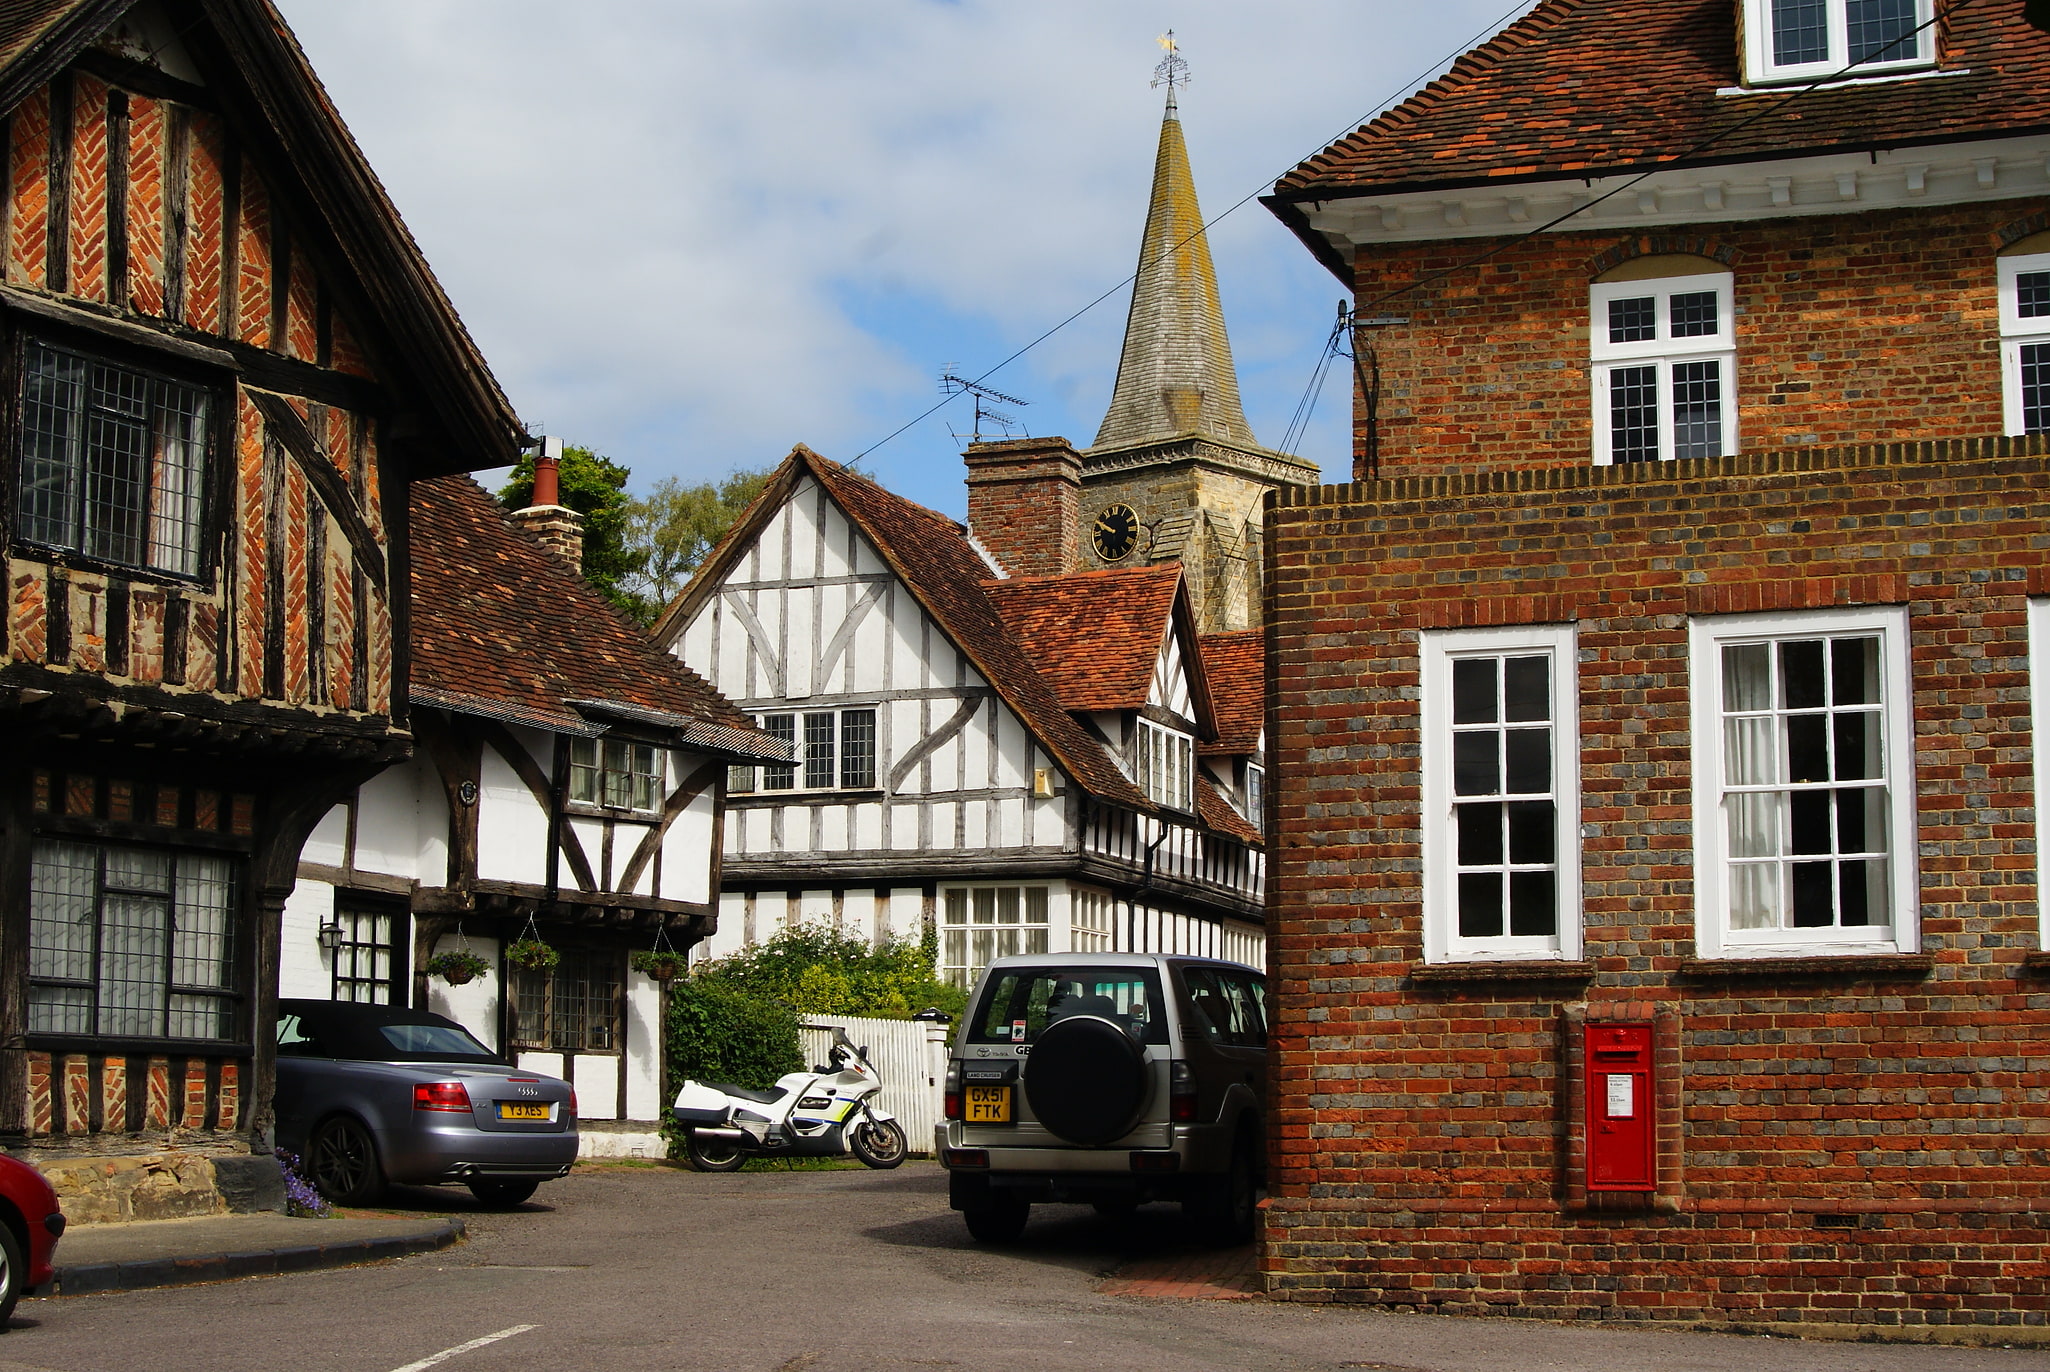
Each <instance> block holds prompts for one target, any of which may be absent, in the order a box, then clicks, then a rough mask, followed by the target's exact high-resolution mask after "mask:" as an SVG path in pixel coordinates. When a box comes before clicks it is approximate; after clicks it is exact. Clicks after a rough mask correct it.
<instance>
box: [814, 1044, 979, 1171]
mask: <svg viewBox="0 0 2050 1372" xmlns="http://www.w3.org/2000/svg"><path fill="white" fill-rule="evenodd" d="M835 1025H837V1026H839V1027H840V1028H842V1029H845V1030H846V1031H847V1037H849V1038H851V1039H853V1040H854V1041H855V1043H856V1044H859V1045H864V1046H866V1047H867V1049H868V1060H869V1062H871V1063H872V1064H874V1066H875V1069H876V1073H877V1075H879V1076H880V1077H882V1079H883V1090H882V1106H883V1109H885V1110H887V1111H889V1112H890V1113H891V1114H892V1115H895V1116H896V1117H897V1122H898V1123H899V1124H901V1125H903V1126H904V1136H905V1138H906V1139H908V1140H909V1141H910V1144H911V1151H912V1152H913V1153H916V1154H920V1155H925V1154H930V1153H931V1152H932V1148H933V1129H934V1127H935V1126H937V1125H938V1124H939V1122H940V1114H941V1111H942V1109H943V1108H944V1105H943V1102H942V1101H941V1098H940V1097H941V1092H942V1089H943V1088H942V1082H943V1081H944V1079H945V1076H946V1071H947V1034H948V1026H947V1025H944V1024H933V1023H930V1022H928V1021H925V1020H908V1019H868V1018H866V1017H861V1016H854V1015H806V1016H805V1017H804V1024H803V1026H802V1027H801V1028H800V1029H799V1030H798V1033H799V1035H800V1036H801V1037H802V1039H803V1041H804V1058H805V1064H806V1065H807V1066H815V1065H817V1064H819V1063H822V1062H824V1061H826V1054H827V1052H828V1051H829V1050H830V1049H831V1048H832V1046H833V1028H834V1026H835Z"/></svg>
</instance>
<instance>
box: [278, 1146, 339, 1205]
mask: <svg viewBox="0 0 2050 1372" xmlns="http://www.w3.org/2000/svg"><path fill="white" fill-rule="evenodd" d="M275 1156H276V1157H277V1160H278V1171H280V1172H282V1173H283V1174H284V1177H285V1213H286V1214H288V1215H294V1216H298V1217H299V1218H302V1219H321V1220H324V1219H326V1218H327V1217H328V1216H329V1215H332V1214H333V1213H334V1209H333V1207H331V1206H330V1205H329V1204H328V1203H327V1197H325V1196H323V1195H321V1194H320V1192H319V1191H318V1190H316V1189H315V1188H314V1185H313V1183H312V1182H310V1181H308V1180H306V1176H305V1174H304V1173H302V1172H301V1171H300V1170H299V1167H300V1162H299V1159H298V1157H297V1155H295V1154H292V1153H287V1152H286V1151H285V1150H284V1149H282V1148H280V1149H279V1150H278V1151H277V1153H276V1155H275Z"/></svg>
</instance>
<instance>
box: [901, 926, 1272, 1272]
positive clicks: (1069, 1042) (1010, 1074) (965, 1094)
mask: <svg viewBox="0 0 2050 1372" xmlns="http://www.w3.org/2000/svg"><path fill="white" fill-rule="evenodd" d="M1266 1075H1267V1015H1266V987H1265V979H1264V978H1263V977H1262V976H1261V974H1260V973H1259V972H1257V971H1255V970H1253V969H1252V968H1250V967H1246V966H1242V965H1241V964H1239V963H1235V962H1220V961H1217V960H1215V959H1210V958H1197V957H1181V956H1175V955H1170V954H1160V953H1087V954H1084V953H1041V954H1034V955H1032V956H1029V957H1007V958H998V959H997V960H996V961H994V962H992V963H991V964H990V965H989V968H988V969H987V970H986V971H984V972H983V974H982V978H981V980H980V981H979V982H978V983H977V985H976V988H975V994H974V996H973V997H972V998H971V999H970V1001H969V1009H968V1013H967V1015H966V1016H965V1017H964V1018H963V1020H962V1024H961V1028H960V1032H959V1033H958V1035H957V1036H956V1038H955V1042H954V1047H953V1052H952V1056H951V1059H950V1061H949V1063H948V1068H947V1080H946V1116H947V1122H946V1123H945V1124H943V1125H941V1126H940V1130H939V1133H940V1139H939V1143H940V1161H941V1163H942V1164H943V1165H944V1166H945V1167H946V1169H947V1173H948V1188H949V1193H950V1199H951V1201H952V1204H953V1207H954V1209H956V1210H959V1211H960V1212H961V1214H962V1218H964V1219H965V1220H966V1221H967V1223H968V1231H969V1233H971V1234H973V1235H974V1236H975V1237H976V1238H978V1239H981V1240H983V1241H984V1242H998V1243H1001V1242H1008V1241H1009V1240H1012V1239H1015V1238H1017V1237H1018V1235H1019V1234H1020V1233H1021V1232H1022V1231H1023V1230H1024V1228H1025V1222H1026V1220H1027V1218H1028V1217H1029V1215H1030V1212H1031V1207H1032V1204H1033V1202H1034V1201H1071V1202H1083V1203H1087V1204H1092V1205H1094V1206H1096V1208H1097V1209H1098V1211H1100V1212H1102V1213H1105V1214H1114V1213H1118V1212H1120V1211H1127V1210H1130V1209H1131V1208H1132V1207H1134V1206H1137V1205H1141V1204H1143V1203H1145V1202H1147V1201H1156V1200H1174V1201H1180V1202H1181V1204H1182V1208H1183V1211H1184V1213H1185V1214H1187V1215H1188V1216H1189V1218H1190V1219H1191V1220H1192V1221H1194V1222H1195V1224H1196V1225H1197V1227H1198V1228H1199V1229H1200V1230H1201V1231H1202V1232H1203V1233H1204V1234H1205V1235H1206V1237H1208V1238H1209V1239H1211V1240H1212V1241H1214V1242H1217V1243H1221V1244H1235V1243H1244V1242H1247V1241H1249V1240H1250V1239H1251V1238H1252V1234H1253V1219H1254V1208H1253V1207H1254V1201H1255V1194H1256V1191H1257V1189H1258V1187H1259V1186H1260V1184H1261V1181H1262V1178H1263V1175H1264V1171H1263V1169H1264V1160H1263V1157H1262V1150H1263V1146H1264V1141H1265V1132H1264V1128H1263V1124H1262V1110H1263V1108H1264V1105H1265V1101H1266V1085H1267V1083H1266Z"/></svg>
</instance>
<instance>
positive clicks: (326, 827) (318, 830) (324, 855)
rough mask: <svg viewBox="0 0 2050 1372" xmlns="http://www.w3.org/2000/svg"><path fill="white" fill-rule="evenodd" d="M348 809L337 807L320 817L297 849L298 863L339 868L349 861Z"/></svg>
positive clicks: (345, 806) (341, 806) (346, 807)
mask: <svg viewBox="0 0 2050 1372" xmlns="http://www.w3.org/2000/svg"><path fill="white" fill-rule="evenodd" d="M348 843H349V807H348V806H347V805H337V806H335V808H334V809H332V810H329V811H328V812H327V813H326V814H324V815H322V816H321V817H320V823H318V824H316V825H314V826H313V832H312V833H310V834H308V835H307V836H306V842H305V843H304V844H303V845H302V846H301V847H300V849H299V861H301V862H312V863H318V864H319V865H320V866H322V867H340V866H342V865H343V864H344V863H346V862H347V861H348V859H349V849H348Z"/></svg>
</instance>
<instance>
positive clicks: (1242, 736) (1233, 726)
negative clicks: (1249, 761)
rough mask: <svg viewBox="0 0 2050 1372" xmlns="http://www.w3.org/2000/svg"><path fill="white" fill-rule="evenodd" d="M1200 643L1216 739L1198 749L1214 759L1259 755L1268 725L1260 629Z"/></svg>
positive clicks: (1207, 637) (1209, 637)
mask: <svg viewBox="0 0 2050 1372" xmlns="http://www.w3.org/2000/svg"><path fill="white" fill-rule="evenodd" d="M1198 643H1199V645H1200V646H1201V648H1202V650H1203V676H1204V679H1205V680H1206V681H1208V682H1209V684H1210V708H1211V711H1212V713H1213V714H1214V715H1215V717H1216V719H1217V739H1216V741H1215V742H1212V743H1206V744H1204V745H1203V749H1202V751H1203V752H1205V753H1206V754H1210V755H1213V756H1216V755H1236V754H1242V753H1253V752H1257V751H1259V747H1260V731H1261V730H1262V729H1263V728H1265V727H1266V724H1267V682H1266V663H1267V641H1266V637H1265V636H1264V635H1263V634H1262V633H1261V632H1260V631H1259V630H1258V629H1245V630H1242V631H1240V632H1238V633H1234V634H1205V635H1204V636H1203V637H1202V638H1201V639H1199V640H1198Z"/></svg>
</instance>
